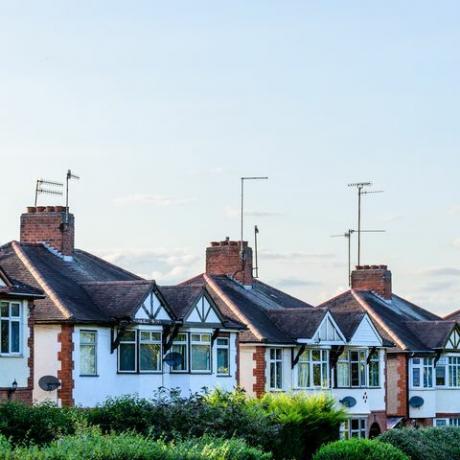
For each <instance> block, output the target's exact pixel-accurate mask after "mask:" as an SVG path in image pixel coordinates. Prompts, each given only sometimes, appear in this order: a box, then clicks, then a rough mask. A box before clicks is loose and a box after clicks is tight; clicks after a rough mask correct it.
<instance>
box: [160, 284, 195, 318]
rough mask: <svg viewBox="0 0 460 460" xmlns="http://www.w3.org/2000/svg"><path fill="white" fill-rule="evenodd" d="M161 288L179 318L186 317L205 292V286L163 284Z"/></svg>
mask: <svg viewBox="0 0 460 460" xmlns="http://www.w3.org/2000/svg"><path fill="white" fill-rule="evenodd" d="M159 289H160V291H161V293H162V294H163V296H164V298H165V299H166V302H168V305H169V306H170V307H171V309H172V311H173V312H174V314H175V315H176V317H177V318H178V319H184V317H185V316H186V315H187V314H188V312H189V311H190V310H191V309H192V307H193V306H194V305H195V303H196V302H197V300H198V298H199V297H201V296H202V295H203V294H204V289H203V286H180V285H179V286H161V287H160V288H159Z"/></svg>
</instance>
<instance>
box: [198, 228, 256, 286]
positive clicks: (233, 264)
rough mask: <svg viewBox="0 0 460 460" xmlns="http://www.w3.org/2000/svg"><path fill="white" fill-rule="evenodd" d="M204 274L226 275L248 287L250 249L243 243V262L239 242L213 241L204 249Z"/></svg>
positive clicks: (250, 266) (227, 239)
mask: <svg viewBox="0 0 460 460" xmlns="http://www.w3.org/2000/svg"><path fill="white" fill-rule="evenodd" d="M206 273H207V274H208V275H228V276H231V277H233V278H234V279H235V280H237V281H239V282H240V283H242V284H244V285H246V286H249V285H252V283H253V281H254V279H253V277H252V249H251V248H250V247H249V246H248V242H247V241H243V260H242V258H241V241H230V239H229V238H228V237H227V238H226V239H225V241H213V242H212V243H211V246H209V247H208V248H206Z"/></svg>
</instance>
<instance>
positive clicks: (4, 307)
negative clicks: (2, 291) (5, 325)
mask: <svg viewBox="0 0 460 460" xmlns="http://www.w3.org/2000/svg"><path fill="white" fill-rule="evenodd" d="M0 316H1V317H3V318H8V316H9V308H8V304H7V303H6V302H1V303H0Z"/></svg>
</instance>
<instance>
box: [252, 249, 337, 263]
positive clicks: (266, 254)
mask: <svg viewBox="0 0 460 460" xmlns="http://www.w3.org/2000/svg"><path fill="white" fill-rule="evenodd" d="M259 256H260V257H261V258H264V259H266V260H289V261H304V260H310V261H311V260H330V259H333V258H334V257H335V256H334V254H329V253H323V254H321V253H319V254H314V253H308V252H300V251H298V252H284V253H282V252H270V251H261V252H259Z"/></svg>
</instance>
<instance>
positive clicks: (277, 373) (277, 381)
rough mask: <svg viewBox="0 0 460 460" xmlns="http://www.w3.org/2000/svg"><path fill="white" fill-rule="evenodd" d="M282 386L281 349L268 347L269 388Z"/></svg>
mask: <svg viewBox="0 0 460 460" xmlns="http://www.w3.org/2000/svg"><path fill="white" fill-rule="evenodd" d="M282 388H283V350H282V349H281V348H270V390H281V389H282Z"/></svg>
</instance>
